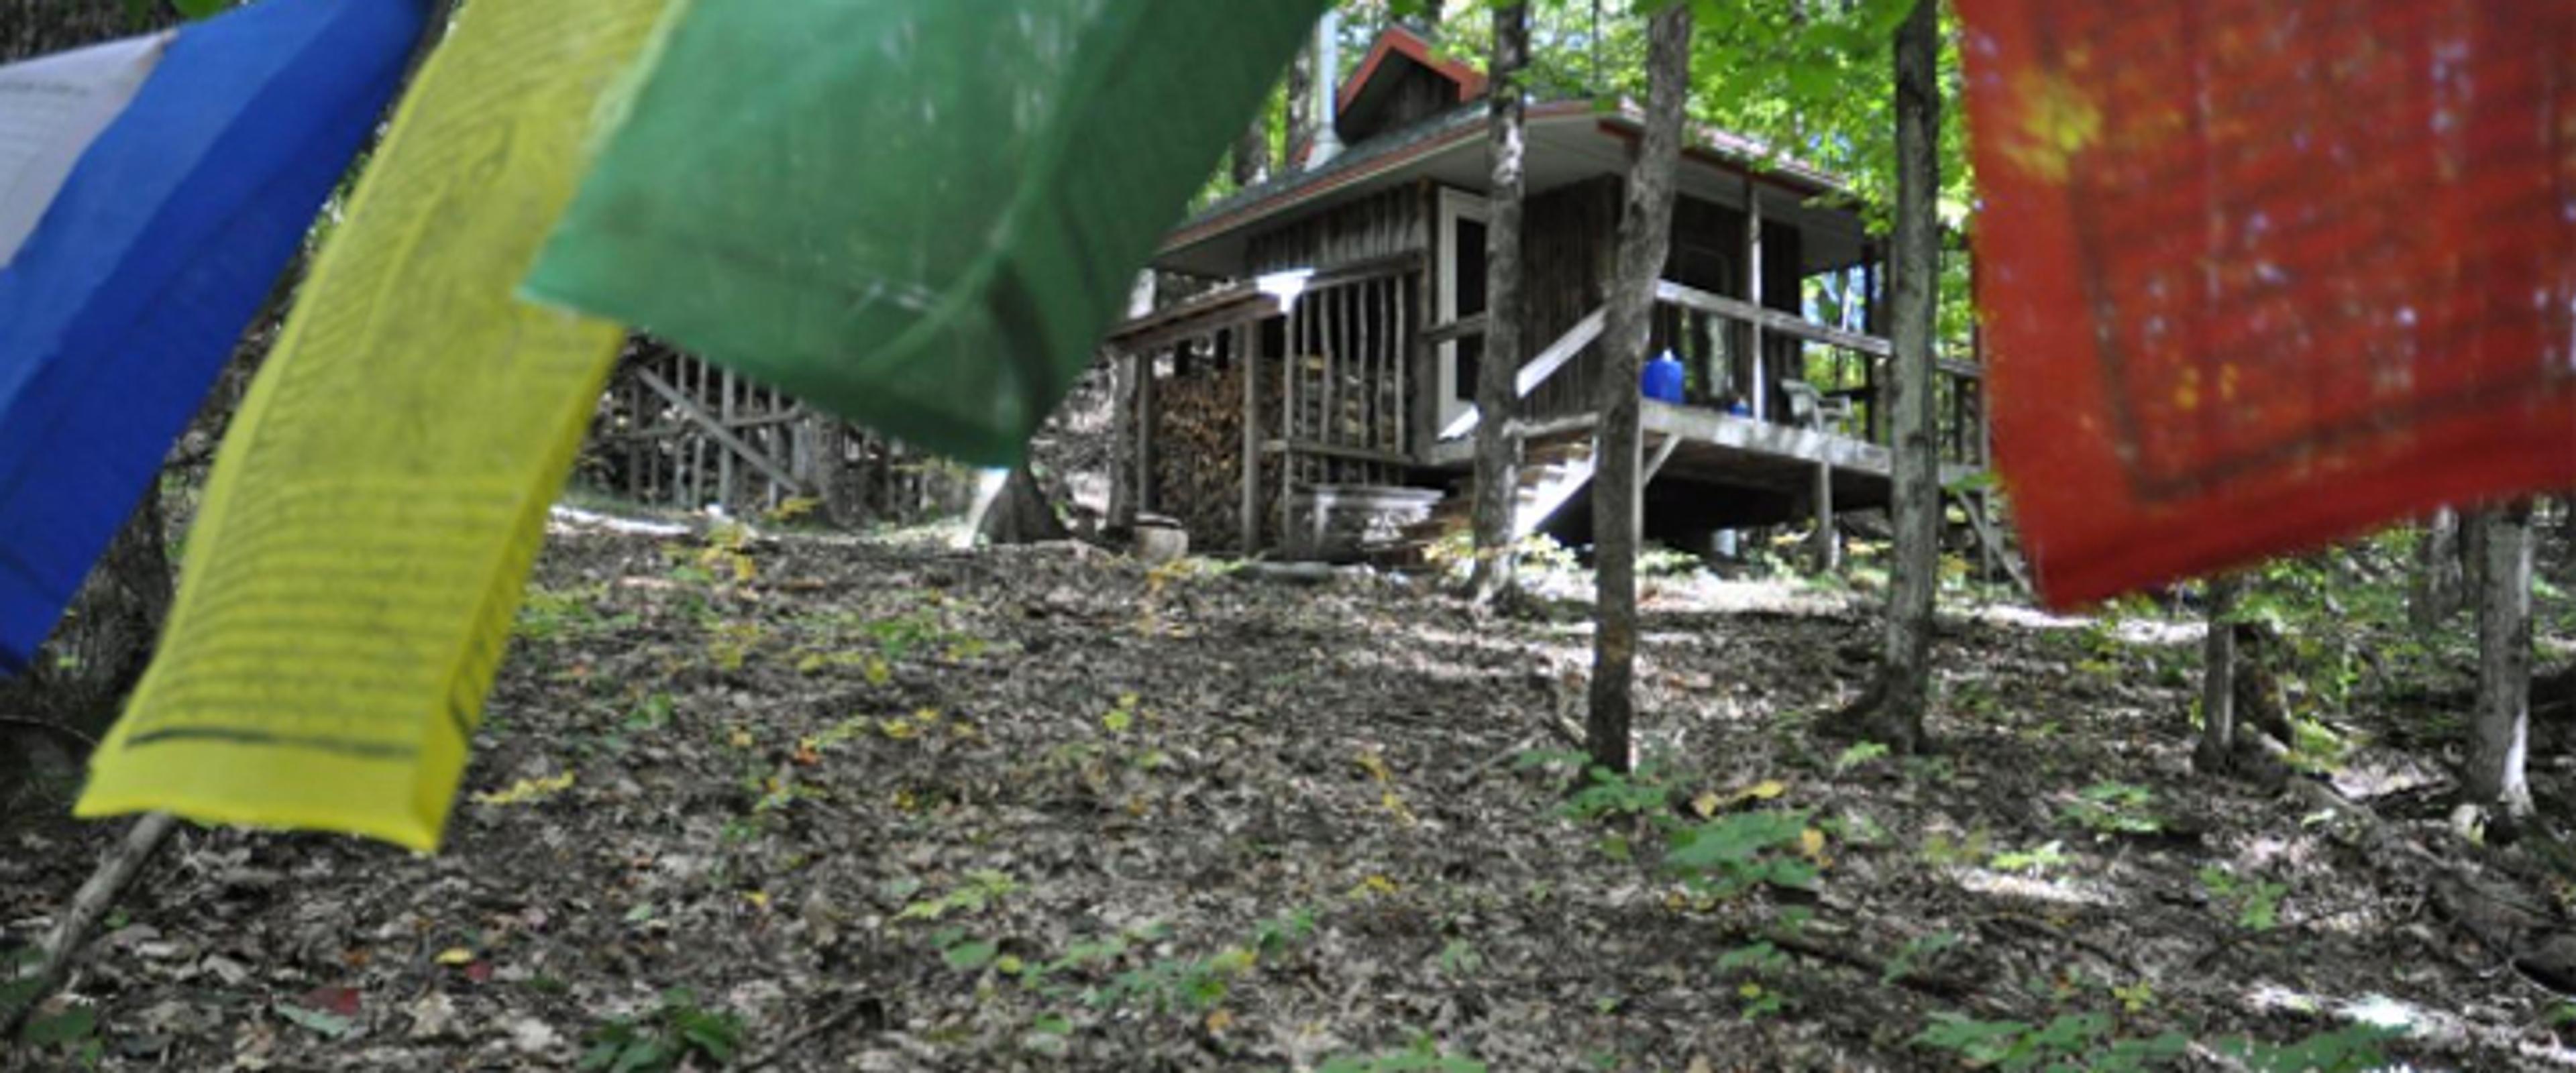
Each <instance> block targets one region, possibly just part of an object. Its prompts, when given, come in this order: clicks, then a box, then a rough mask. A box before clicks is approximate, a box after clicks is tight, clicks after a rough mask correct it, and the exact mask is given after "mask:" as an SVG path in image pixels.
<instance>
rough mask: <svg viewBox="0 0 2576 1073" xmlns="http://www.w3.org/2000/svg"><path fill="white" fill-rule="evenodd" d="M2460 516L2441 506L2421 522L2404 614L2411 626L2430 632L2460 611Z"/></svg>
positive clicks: (2462, 583)
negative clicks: (2420, 531)
mask: <svg viewBox="0 0 2576 1073" xmlns="http://www.w3.org/2000/svg"><path fill="white" fill-rule="evenodd" d="M2460 544H2461V541H2460V515H2459V512H2458V511H2455V510H2452V509H2451V508H2449V507H2444V508H2442V509H2440V510H2437V511H2434V512H2433V516H2432V517H2430V518H2427V519H2425V520H2424V529H2423V532H2422V533H2421V534H2420V535H2419V536H2418V537H2417V539H2416V542H2415V576H2414V578H2413V584H2412V585H2411V586H2410V587H2409V589H2408V590H2407V594H2406V596H2407V599H2406V614H2407V618H2408V620H2409V621H2411V622H2412V623H2413V624H2414V627H2415V628H2416V629H2417V630H2419V631H2423V632H2427V633H2429V632H2431V631H2433V630H2435V629H2438V628H2440V627H2441V625H2442V623H2444V622H2447V621H2449V620H2450V618H2451V616H2452V615H2454V614H2456V613H2458V612H2459V610H2460V597H2461V590H2462V589H2464V588H2465V587H2466V579H2465V578H2464V577H2463V576H2462V573H2461V570H2460V555H2461V552H2462V549H2461V547H2460Z"/></svg>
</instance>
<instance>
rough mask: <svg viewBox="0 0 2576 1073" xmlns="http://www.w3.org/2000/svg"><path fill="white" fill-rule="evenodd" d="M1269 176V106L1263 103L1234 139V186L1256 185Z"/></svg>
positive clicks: (1241, 187) (1238, 187) (1236, 187)
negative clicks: (1241, 133)
mask: <svg viewBox="0 0 2576 1073" xmlns="http://www.w3.org/2000/svg"><path fill="white" fill-rule="evenodd" d="M1269 178H1270V108H1269V105H1268V104H1266V103H1265V104H1264V105H1263V106H1262V108H1261V110H1260V111H1258V112H1255V113H1253V114H1252V122H1250V123H1247V124H1245V125H1244V128H1243V135H1242V136H1241V137H1239V138H1236V139H1235V140H1234V187H1235V189H1237V190H1241V189H1243V188H1245V187H1250V186H1258V185H1260V184H1261V183H1262V182H1264V181H1266V180H1268V179H1269Z"/></svg>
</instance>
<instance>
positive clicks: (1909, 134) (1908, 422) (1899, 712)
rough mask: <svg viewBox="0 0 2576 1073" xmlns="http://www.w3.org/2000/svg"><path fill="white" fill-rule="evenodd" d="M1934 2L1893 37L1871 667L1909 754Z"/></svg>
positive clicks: (1928, 479) (1917, 696) (1918, 683)
mask: <svg viewBox="0 0 2576 1073" xmlns="http://www.w3.org/2000/svg"><path fill="white" fill-rule="evenodd" d="M1939 11H1940V5H1939V4H1938V3H1937V0H1921V2H1920V3H1918V4H1916V5H1915V8H1914V12H1913V13H1912V14H1910V15H1908V16H1906V19H1905V22H1904V24H1903V25H1902V26H1900V27H1898V29H1897V31H1896V236H1895V258H1894V260H1895V264H1894V276H1895V289H1896V295H1895V300H1894V302H1893V303H1891V304H1892V306H1893V308H1892V310H1891V311H1890V312H1891V314H1892V317H1891V322H1890V329H1891V333H1892V335H1893V337H1894V338H1893V340H1892V341H1893V343H1894V346H1895V351H1896V355H1895V365H1896V368H1895V370H1894V375H1893V376H1891V377H1890V379H1889V381H1888V384H1887V406H1888V410H1889V412H1890V413H1891V414H1892V415H1893V417H1894V424H1893V432H1894V438H1895V489H1894V491H1893V492H1892V493H1891V497H1892V501H1891V502H1890V504H1889V513H1890V514H1891V515H1892V516H1893V518H1894V521H1895V529H1896V547H1895V553H1894V555H1893V560H1894V561H1893V563H1892V564H1891V569H1890V575H1891V576H1890V579H1889V584H1888V591H1887V645H1886V652H1885V655H1884V658H1883V660H1882V662H1881V663H1880V665H1879V683H1878V684H1879V688H1878V689H1877V690H1876V692H1877V694H1878V698H1879V708H1878V711H1877V713H1876V714H1875V716H1874V717H1873V719H1872V720H1871V723H1870V736H1871V737H1872V738H1874V739H1876V740H1878V741H1881V742H1884V743H1886V744H1887V745H1888V746H1889V747H1890V748H1893V749H1897V750H1899V751H1903V752H1912V751H1915V750H1918V749H1920V748H1922V746H1923V745H1924V734H1923V716H1924V710H1925V709H1926V708H1928V707H1929V706H1930V703H1931V693H1932V595H1933V585H1934V584H1935V582H1936V579H1937V578H1938V576H1939V573H1940V555H1941V547H1940V540H1941V528H1940V527H1941V484H1940V465H1939V458H1938V456H1937V455H1935V454H1934V449H1933V432H1934V422H1935V415H1934V400H1933V391H1932V332H1933V313H1934V309H1933V305H1934V302H1935V300H1936V294H1937V292H1938V287H1939V275H1940V247H1939V237H1940V236H1939V226H1940V221H1939V218H1938V217H1937V216H1936V215H1935V209H1934V198H1935V197H1936V196H1937V195H1938V194H1939V187H1940V181H1941V179H1940V172H1939V162H1938V159H1937V156H1936V154H1937V152H1938V150H1937V146H1936V143H1935V140H1934V139H1936V138H1937V137H1938V136H1939V131H1940V122H1941V97H1940V93H1941V90H1940V83H1939V81H1938V79H1937V77H1936V76H1935V73H1934V69H1935V65H1936V62H1937V60H1938V58H1939V54H1940V41H1939V33H1940V28H1939V25H1938V15H1939Z"/></svg>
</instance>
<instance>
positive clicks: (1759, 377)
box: [1744, 174, 1771, 421]
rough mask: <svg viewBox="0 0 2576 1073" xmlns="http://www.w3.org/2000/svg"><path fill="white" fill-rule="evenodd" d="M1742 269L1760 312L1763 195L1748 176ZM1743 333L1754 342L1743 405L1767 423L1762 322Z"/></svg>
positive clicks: (1746, 290)
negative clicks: (1750, 375)
mask: <svg viewBox="0 0 2576 1073" xmlns="http://www.w3.org/2000/svg"><path fill="white" fill-rule="evenodd" d="M1744 265H1745V271H1744V300H1745V301H1747V302H1751V303H1753V308H1754V309H1756V310H1759V309H1761V308H1762V192H1761V191H1760V190H1757V189H1755V188H1754V186H1753V176H1752V175H1750V174H1747V175H1746V176H1745V177H1744ZM1746 331H1747V333H1748V334H1750V335H1751V336H1752V339H1753V345H1752V347H1751V353H1752V356H1753V384H1752V391H1751V392H1750V393H1749V394H1748V395H1747V397H1746V399H1745V401H1746V402H1747V403H1749V404H1751V406H1752V407H1753V419H1754V420H1756V421H1767V420H1770V418H1771V405H1770V404H1771V383H1770V381H1771V378H1770V376H1768V375H1767V373H1766V370H1765V369H1764V368H1763V365H1764V364H1765V363H1764V362H1763V360H1762V322H1761V321H1759V320H1756V321H1753V322H1752V323H1750V324H1748V325H1746Z"/></svg>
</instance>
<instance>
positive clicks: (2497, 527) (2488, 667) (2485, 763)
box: [2463, 499, 2531, 834]
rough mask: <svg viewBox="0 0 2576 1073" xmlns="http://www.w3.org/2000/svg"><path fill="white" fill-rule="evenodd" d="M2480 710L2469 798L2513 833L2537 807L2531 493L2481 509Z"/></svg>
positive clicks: (2473, 742) (2496, 828) (2473, 738)
mask: <svg viewBox="0 0 2576 1073" xmlns="http://www.w3.org/2000/svg"><path fill="white" fill-rule="evenodd" d="M2477 524H2478V527H2479V529H2481V530H2483V538H2482V539H2481V540H2479V541H2478V543H2479V544H2480V546H2481V549H2482V551H2483V552H2484V554H2485V562H2484V564H2483V567H2484V568H2483V569H2481V570H2479V571H2478V573H2479V575H2480V577H2479V579H2478V717H2477V727H2476V730H2475V731H2474V732H2473V733H2472V734H2471V737H2470V741H2469V770H2468V777H2467V778H2466V779H2465V780H2463V781H2464V783H2465V793H2466V794H2467V800H2466V802H2465V803H2466V804H2470V805H2475V806H2477V807H2478V808H2480V809H2482V810H2485V811H2486V812H2487V813H2488V814H2489V819H2490V821H2491V823H2492V824H2493V825H2494V826H2493V828H2492V830H2493V831H2494V832H2496V833H2499V834H2503V833H2508V832H2510V831H2511V829H2512V828H2513V827H2514V826H2515V825H2516V824H2518V823H2519V822H2520V821H2521V820H2522V819H2524V818H2525V817H2528V816H2529V815H2530V814H2531V784H2530V782H2529V781H2528V779H2527V778H2526V777H2525V774H2524V760H2525V757H2526V755H2527V754H2528V752H2529V751H2530V735H2531V726H2530V724H2531V501H2530V500H2527V499H2526V500H2522V501H2519V502H2516V503H2513V504H2510V505H2508V506H2503V507H2497V508H2495V509H2492V510H2489V511H2486V512H2484V513H2483V514H2481V515H2480V516H2479V518H2478V522H2477Z"/></svg>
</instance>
